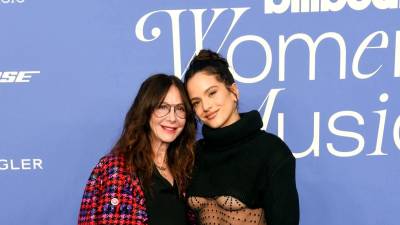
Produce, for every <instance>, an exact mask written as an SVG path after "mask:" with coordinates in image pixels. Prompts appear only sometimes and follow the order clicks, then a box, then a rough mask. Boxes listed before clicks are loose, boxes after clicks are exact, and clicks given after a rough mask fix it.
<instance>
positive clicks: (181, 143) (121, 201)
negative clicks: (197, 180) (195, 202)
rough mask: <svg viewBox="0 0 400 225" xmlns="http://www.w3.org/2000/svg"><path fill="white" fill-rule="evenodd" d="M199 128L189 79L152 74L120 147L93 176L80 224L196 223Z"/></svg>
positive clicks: (127, 121) (127, 120)
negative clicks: (191, 197) (190, 200)
mask: <svg viewBox="0 0 400 225" xmlns="http://www.w3.org/2000/svg"><path fill="white" fill-rule="evenodd" d="M195 131H196V120H195V118H194V113H193V112H192V109H191V105H190V102H189V99H188V96H187V93H186V90H185V87H184V86H183V83H182V82H181V81H180V80H179V79H178V78H176V77H174V76H168V75H165V74H156V75H153V76H151V77H149V78H148V79H146V80H145V81H144V82H143V83H142V85H141V87H140V89H139V92H138V94H137V96H136V98H135V100H134V102H133V104H132V106H131V108H130V109H129V111H128V113H127V115H126V118H125V124H124V128H123V131H122V134H121V136H120V138H119V140H118V141H117V143H116V145H115V147H114V148H113V149H112V151H111V152H110V153H109V154H108V155H106V156H104V157H103V158H101V159H100V161H99V163H98V164H97V165H96V166H95V168H94V169H93V171H92V173H91V175H90V177H89V180H88V182H87V185H86V187H85V191H84V194H83V198H82V203H81V207H80V212H79V219H78V224H79V225H96V224H107V225H111V224H115V225H117V224H125V225H147V224H148V225H187V224H194V222H195V221H194V215H193V213H190V210H187V207H186V205H187V204H186V201H185V200H184V199H185V198H184V192H185V190H186V187H187V185H188V182H189V177H190V173H191V171H192V167H193V160H194V152H193V147H194V142H195Z"/></svg>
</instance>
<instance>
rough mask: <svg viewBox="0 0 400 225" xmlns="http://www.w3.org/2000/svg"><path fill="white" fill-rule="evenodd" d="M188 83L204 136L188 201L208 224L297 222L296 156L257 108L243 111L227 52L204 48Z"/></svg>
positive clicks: (294, 224) (280, 224)
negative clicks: (224, 54)
mask: <svg viewBox="0 0 400 225" xmlns="http://www.w3.org/2000/svg"><path fill="white" fill-rule="evenodd" d="M185 86H186V88H187V90H188V93H189V97H190V100H191V103H192V106H193V108H194V111H195V113H196V115H197V117H198V118H199V119H200V120H201V121H202V122H203V124H204V125H203V127H202V133H203V139H201V140H199V141H198V142H197V144H196V160H195V166H194V169H193V175H192V181H191V185H190V186H189V188H188V191H187V195H188V203H189V205H190V207H191V208H192V209H194V210H195V211H196V212H197V214H198V218H199V221H200V223H201V224H204V225H212V224H219V225H255V224H257V225H266V224H268V225H297V224H298V223H299V202H298V195H297V189H296V182H295V158H294V157H293V155H292V153H291V151H290V150H289V148H288V147H287V145H286V144H285V143H284V142H283V141H282V140H281V139H279V138H278V137H277V136H275V135H273V134H270V133H267V132H265V131H262V130H261V127H262V120H261V116H260V114H259V113H258V112H257V111H250V112H246V113H239V112H238V101H239V90H238V88H237V85H236V83H235V81H234V79H233V76H232V74H231V72H230V71H229V65H228V63H227V61H226V59H224V58H223V57H221V56H220V55H219V54H217V53H215V52H212V51H210V50H201V51H200V52H199V53H198V55H197V56H196V57H194V59H193V60H192V61H191V63H190V66H189V68H188V70H187V72H186V73H185Z"/></svg>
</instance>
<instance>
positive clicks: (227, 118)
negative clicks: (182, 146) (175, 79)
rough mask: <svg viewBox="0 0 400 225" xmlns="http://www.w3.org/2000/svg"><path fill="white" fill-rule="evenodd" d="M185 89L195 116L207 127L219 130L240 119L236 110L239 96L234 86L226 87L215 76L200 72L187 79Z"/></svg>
mask: <svg viewBox="0 0 400 225" xmlns="http://www.w3.org/2000/svg"><path fill="white" fill-rule="evenodd" d="M228 88H229V89H228ZM187 89H188V92H189V97H190V100H191V103H192V105H193V108H194V110H195V112H196V115H197V116H198V117H199V118H200V120H201V121H203V123H204V124H206V125H207V126H209V127H212V128H221V127H225V126H228V125H231V124H233V123H234V122H236V121H238V120H239V119H240V117H239V113H238V111H237V108H236V105H237V98H238V96H239V92H238V89H237V86H236V84H232V86H230V87H226V85H225V84H224V83H223V82H220V81H218V80H217V79H216V75H213V74H209V73H207V72H205V71H200V72H197V73H195V74H194V75H193V76H192V77H191V78H190V79H189V81H188V82H187Z"/></svg>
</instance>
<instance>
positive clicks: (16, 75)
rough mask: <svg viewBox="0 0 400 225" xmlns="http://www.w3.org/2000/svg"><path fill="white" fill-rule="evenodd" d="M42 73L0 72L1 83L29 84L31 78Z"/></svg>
mask: <svg viewBox="0 0 400 225" xmlns="http://www.w3.org/2000/svg"><path fill="white" fill-rule="evenodd" d="M39 73H40V71H19V72H18V71H6V72H0V83H29V82H30V78H31V77H32V75H34V74H39Z"/></svg>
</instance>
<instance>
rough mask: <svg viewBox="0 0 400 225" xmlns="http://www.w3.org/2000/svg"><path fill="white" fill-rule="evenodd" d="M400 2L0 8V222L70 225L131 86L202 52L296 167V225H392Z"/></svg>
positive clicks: (7, 3) (28, 2)
mask: <svg viewBox="0 0 400 225" xmlns="http://www.w3.org/2000/svg"><path fill="white" fill-rule="evenodd" d="M399 4H400V3H399V1H398V0H393V1H392V0H336V1H332V2H331V1H329V0H321V1H318V0H312V1H311V0H291V1H289V0H280V1H272V0H264V1H261V0H260V1H228V0H223V1H222V0H221V1H200V0H194V1H183V0H180V1H178V0H174V1H163V2H161V1H130V0H108V1H104V0H100V1H99V0H86V1H78V0H68V1H54V0H40V1H35V0H0V21H1V22H0V190H1V191H0V199H1V202H2V204H1V205H0V221H1V222H0V223H1V224H5V225H14V224H17V225H20V224H24V225H31V224H32V225H47V224H50V225H55V224H57V225H59V224H68V225H69V224H75V223H76V221H77V216H78V210H79V205H80V200H81V196H82V193H83V188H84V185H85V183H86V180H87V178H88V176H89V173H90V171H91V169H92V167H93V166H94V165H95V163H96V162H97V161H98V159H99V158H100V157H101V156H102V155H104V154H106V153H107V152H108V151H109V150H110V148H111V147H112V146H113V144H114V142H115V141H116V139H117V137H118V135H119V134H120V132H121V127H122V123H123V119H124V116H125V113H126V112H127V110H128V108H129V107H130V104H131V103H132V100H133V98H134V96H135V94H136V91H137V89H138V86H139V85H140V83H141V82H142V81H143V80H144V79H145V78H146V77H147V76H148V75H150V74H153V73H158V72H163V73H169V74H175V75H176V76H178V77H180V76H181V74H182V73H183V72H184V71H185V69H186V67H187V64H188V62H189V61H190V59H191V57H193V55H194V53H195V52H196V51H198V50H199V49H201V48H211V49H213V50H218V51H219V52H220V53H221V54H222V55H224V56H226V57H227V58H228V60H229V62H230V63H231V65H232V68H231V69H232V72H233V73H234V74H235V79H236V81H237V83H238V85H239V89H240V91H241V93H240V94H241V95H240V97H241V98H240V103H241V105H240V110H241V111H248V110H250V109H259V111H260V113H261V114H262V115H263V120H264V129H266V130H267V131H269V132H272V133H275V134H278V135H279V136H280V137H281V138H283V139H284V140H285V141H286V142H287V143H288V145H289V146H290V148H291V149H292V151H293V153H294V155H295V156H296V158H298V160H297V162H298V163H297V186H298V191H299V195H300V204H301V224H302V225H321V224H324V225H339V224H340V225H378V224H379V225H397V224H399V222H398V213H396V212H398V210H399V208H400V194H399V186H400V179H399V178H400V166H399V163H398V161H399V160H398V159H399V156H400V134H399V133H400V110H399V101H400V93H399V84H400V14H399V12H400V9H399V7H400V6H399Z"/></svg>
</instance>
